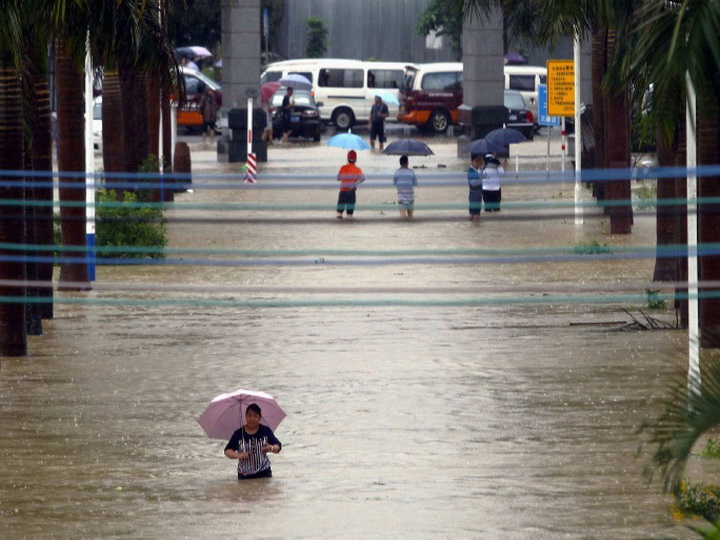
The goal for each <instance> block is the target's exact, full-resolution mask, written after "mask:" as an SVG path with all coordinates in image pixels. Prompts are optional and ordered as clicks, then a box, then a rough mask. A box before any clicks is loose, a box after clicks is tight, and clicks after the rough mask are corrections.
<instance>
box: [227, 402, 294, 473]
mask: <svg viewBox="0 0 720 540" xmlns="http://www.w3.org/2000/svg"><path fill="white" fill-rule="evenodd" d="M261 419H262V411H261V410H260V407H259V406H258V405H256V404H255V403H251V404H250V405H248V407H247V409H246V411H245V425H244V426H243V427H241V428H240V429H238V430H236V431H235V433H233V434H232V437H230V440H229V441H228V443H227V446H225V455H226V456H227V457H228V458H229V459H237V460H238V467H237V471H238V480H248V479H251V478H270V477H272V469H271V468H270V460H269V459H268V457H267V456H268V454H270V453H272V454H277V453H279V452H280V450H282V443H281V442H280V441H279V440H277V437H275V434H274V433H273V432H272V429H270V428H269V427H267V426H264V425H262V424H260V420H261Z"/></svg>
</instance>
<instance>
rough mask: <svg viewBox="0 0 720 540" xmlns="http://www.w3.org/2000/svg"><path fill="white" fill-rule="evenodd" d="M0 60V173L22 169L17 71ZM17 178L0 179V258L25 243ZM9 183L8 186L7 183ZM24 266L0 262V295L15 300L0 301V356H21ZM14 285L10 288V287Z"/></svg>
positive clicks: (24, 339) (24, 338) (23, 352)
mask: <svg viewBox="0 0 720 540" xmlns="http://www.w3.org/2000/svg"><path fill="white" fill-rule="evenodd" d="M9 65H10V62H6V61H5V59H4V58H0V126H1V127H2V129H0V171H20V170H21V169H22V167H23V134H22V109H21V105H20V104H21V97H20V81H19V77H18V74H17V72H16V71H15V70H14V69H12V68H9V67H7V66H9ZM20 180H21V178H20V177H19V176H11V175H7V174H5V175H2V176H0V243H1V244H2V245H3V247H0V255H2V256H3V257H18V255H19V253H20V252H19V251H18V250H12V249H8V248H6V247H4V246H5V245H11V244H16V245H20V244H24V243H25V223H24V216H23V214H22V211H21V210H19V209H20V208H22V206H20V205H19V204H13V203H12V202H13V201H14V202H15V203H18V202H21V201H22V200H23V197H24V195H23V188H22V186H21V183H20ZM8 182H12V184H8ZM25 278H26V276H25V263H24V261H22V260H21V259H20V258H17V259H14V260H5V261H3V262H0V280H1V281H0V296H3V297H11V298H15V299H16V300H15V301H3V302H0V356H25V355H26V354H27V332H26V330H25V301H24V299H25V298H24V297H25V287H24V286H21V284H22V283H23V282H24V281H25ZM13 283H14V284H15V285H12V284H13Z"/></svg>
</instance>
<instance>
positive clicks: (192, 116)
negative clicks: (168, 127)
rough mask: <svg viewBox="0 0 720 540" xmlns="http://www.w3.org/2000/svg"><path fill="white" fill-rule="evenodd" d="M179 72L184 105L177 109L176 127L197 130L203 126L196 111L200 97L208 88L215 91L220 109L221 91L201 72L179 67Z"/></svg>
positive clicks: (218, 86) (218, 84) (215, 83)
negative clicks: (183, 92) (181, 79)
mask: <svg viewBox="0 0 720 540" xmlns="http://www.w3.org/2000/svg"><path fill="white" fill-rule="evenodd" d="M180 72H181V73H182V76H183V82H184V84H185V96H186V100H185V105H184V106H182V107H179V108H178V111H177V125H178V126H183V127H185V128H188V129H199V128H201V127H202V125H203V119H202V114H200V111H199V110H198V103H199V102H200V97H201V96H202V95H203V93H204V92H205V89H206V88H207V87H208V86H209V87H210V88H212V89H213V90H214V91H215V101H216V102H217V105H218V109H220V107H222V91H221V86H220V83H218V82H217V81H215V80H213V79H211V78H210V77H208V76H207V75H205V74H203V73H202V72H201V71H197V70H195V69H191V68H188V67H181V68H180Z"/></svg>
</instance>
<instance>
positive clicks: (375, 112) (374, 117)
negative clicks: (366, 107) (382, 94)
mask: <svg viewBox="0 0 720 540" xmlns="http://www.w3.org/2000/svg"><path fill="white" fill-rule="evenodd" d="M381 114H388V108H387V105H385V104H384V103H381V104H380V105H377V104H373V106H372V107H371V109H370V120H371V121H372V123H373V124H375V125H377V126H382V125H384V124H385V118H384V117H382V116H380V115H381Z"/></svg>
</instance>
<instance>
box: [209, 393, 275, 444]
mask: <svg viewBox="0 0 720 540" xmlns="http://www.w3.org/2000/svg"><path fill="white" fill-rule="evenodd" d="M251 403H255V404H257V406H258V407H260V410H261V411H262V419H261V420H260V423H261V424H265V425H266V426H268V427H269V428H270V429H272V430H273V431H275V430H276V429H277V427H278V426H279V425H280V422H282V420H283V418H285V416H286V415H285V411H283V410H282V408H280V405H278V403H277V401H275V398H274V397H272V396H271V395H270V394H266V393H265V392H254V391H252V390H236V391H235V392H230V393H229V394H220V395H219V396H217V397H215V398H214V399H213V400H212V401H211V402H210V405H208V406H207V408H206V409H205V411H204V412H203V413H202V414H201V415H200V418H198V424H200V426H201V427H202V428H203V429H204V430H205V433H207V436H208V437H210V438H211V439H223V440H228V439H230V437H231V436H232V434H233V433H235V431H236V430H238V429H240V428H241V427H242V426H243V425H244V424H245V410H246V409H247V407H248V405H250V404H251Z"/></svg>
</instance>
